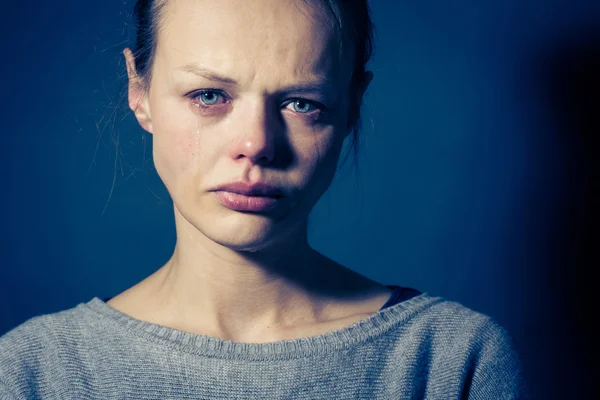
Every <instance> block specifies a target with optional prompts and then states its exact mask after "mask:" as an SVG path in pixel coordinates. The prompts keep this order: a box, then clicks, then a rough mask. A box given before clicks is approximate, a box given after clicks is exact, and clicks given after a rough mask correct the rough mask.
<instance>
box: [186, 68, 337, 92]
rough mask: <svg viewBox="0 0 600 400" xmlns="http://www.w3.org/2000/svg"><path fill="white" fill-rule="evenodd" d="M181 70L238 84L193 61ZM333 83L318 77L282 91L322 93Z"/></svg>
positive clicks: (210, 78) (209, 78)
mask: <svg viewBox="0 0 600 400" xmlns="http://www.w3.org/2000/svg"><path fill="white" fill-rule="evenodd" d="M179 69H180V70H181V71H184V72H187V73H190V74H194V75H197V76H199V77H201V78H205V79H208V80H211V81H215V82H221V83H224V84H227V85H237V81H236V80H235V79H232V78H229V77H227V76H224V75H221V74H219V73H217V72H215V71H213V70H210V69H208V68H205V67H203V66H201V65H199V64H195V63H191V64H186V65H184V66H182V67H181V68H179ZM332 85H333V82H331V81H330V80H329V79H325V78H321V77H318V78H317V79H316V80H314V81H313V82H307V83H301V84H297V85H291V86H286V87H285V88H283V90H281V91H282V92H293V93H322V92H324V91H326V90H328V89H330V88H331V87H332Z"/></svg>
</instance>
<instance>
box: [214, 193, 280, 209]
mask: <svg viewBox="0 0 600 400" xmlns="http://www.w3.org/2000/svg"><path fill="white" fill-rule="evenodd" d="M214 193H215V195H216V197H217V200H218V201H219V202H220V203H221V204H222V205H223V206H225V207H227V208H229V209H231V210H235V211H254V212H261V211H267V210H270V209H272V208H273V207H275V206H277V205H278V204H279V203H280V202H281V198H283V196H282V195H280V194H276V195H272V196H264V195H245V194H240V193H234V192H229V191H225V190H219V191H216V192H214Z"/></svg>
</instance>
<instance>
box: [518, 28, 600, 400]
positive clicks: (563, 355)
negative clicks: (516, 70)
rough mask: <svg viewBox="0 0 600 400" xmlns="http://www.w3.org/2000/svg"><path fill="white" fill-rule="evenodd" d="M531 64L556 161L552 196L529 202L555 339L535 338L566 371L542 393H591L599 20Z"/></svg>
mask: <svg viewBox="0 0 600 400" xmlns="http://www.w3.org/2000/svg"><path fill="white" fill-rule="evenodd" d="M532 67H533V68H532V69H531V72H533V75H532V82H533V83H534V86H535V88H534V93H536V94H537V96H538V103H539V105H540V108H541V114H540V115H541V116H542V117H543V118H544V119H545V122H544V123H543V124H544V125H546V126H549V127H550V129H549V130H548V131H547V132H550V133H552V134H554V135H555V136H556V137H555V138H553V140H552V141H551V142H553V143H554V144H555V145H556V146H557V147H558V154H560V157H558V158H557V159H555V160H554V162H551V163H550V164H548V165H551V164H554V168H555V173H554V174H550V177H551V178H552V179H553V182H550V185H553V186H554V191H555V192H554V193H555V198H554V199H548V201H547V202H546V201H544V199H542V198H539V199H538V200H539V201H540V203H539V204H535V205H531V206H530V209H531V210H532V211H533V212H534V213H536V214H537V215H536V218H535V219H532V220H531V221H532V222H534V224H533V225H532V226H530V227H529V229H531V230H532V231H534V232H535V231H537V234H535V235H533V236H534V237H537V238H538V239H539V243H538V251H539V252H540V254H539V260H540V263H541V265H545V266H546V268H545V269H544V268H540V273H542V274H543V273H547V276H546V277H545V279H546V280H547V282H546V284H547V285H548V289H549V291H550V294H551V296H555V297H556V299H555V300H553V301H552V303H550V304H549V306H551V307H552V308H551V309H550V310H547V311H546V312H547V313H548V317H549V318H550V319H553V321H549V323H548V327H550V328H551V329H555V332H547V335H548V336H549V337H552V336H554V339H553V340H550V339H546V338H540V339H541V341H542V342H544V343H545V344H546V345H547V348H546V350H547V351H548V352H549V353H550V354H552V355H553V356H551V357H550V358H554V359H555V363H556V365H564V371H565V372H566V373H567V374H569V376H567V377H566V378H567V379H568V381H569V383H568V384H563V385H560V386H555V387H557V388H560V390H561V393H551V392H549V393H547V394H546V395H548V396H552V398H564V399H567V398H569V399H575V398H592V397H590V396H591V395H592V393H594V392H593V391H596V390H597V382H598V380H597V379H598V377H600V368H599V367H598V363H597V359H596V356H597V355H598V354H600V353H599V351H598V350H599V344H598V340H597V339H598V335H597V329H596V328H594V325H595V319H596V316H597V315H598V309H597V305H598V301H597V294H596V293H597V291H596V288H597V286H598V279H597V276H598V274H597V273H596V271H597V269H598V267H599V266H600V137H599V135H600V28H599V27H598V26H595V27H586V26H584V27H579V28H578V29H576V31H574V32H572V33H571V34H569V35H565V36H562V37H560V38H557V39H555V40H552V41H551V43H550V44H549V45H548V46H547V47H543V48H542V49H541V51H540V52H539V53H538V54H537V56H536V57H535V60H534V61H533V63H532ZM551 161H552V160H551ZM563 343H564V346H562V345H561V344H563ZM561 368H562V367H561ZM556 378H557V379H559V378H560V377H558V376H557V377H556ZM539 379H540V383H541V382H542V380H543V379H544V377H542V376H540V377H539ZM595 398H597V397H595Z"/></svg>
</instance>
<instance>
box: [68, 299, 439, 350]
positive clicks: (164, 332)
mask: <svg viewBox="0 0 600 400" xmlns="http://www.w3.org/2000/svg"><path fill="white" fill-rule="evenodd" d="M440 301H442V299H441V298H440V297H432V296H430V295H429V293H427V292H424V293H421V294H419V295H417V296H415V297H412V298H410V299H408V300H405V301H402V302H400V303H397V304H394V305H392V306H390V307H387V308H383V309H380V310H379V311H377V312H375V313H373V314H371V315H369V316H367V317H365V318H363V319H362V320H360V321H357V322H355V323H353V324H352V325H349V326H346V327H342V328H339V329H336V330H333V331H329V332H326V333H323V334H320V335H316V336H307V337H301V338H296V339H285V340H279V341H275V342H266V343H250V342H236V341H232V340H228V339H221V338H218V337H215V336H208V335H200V334H196V333H191V332H186V331H182V330H179V329H175V328H170V327H167V326H163V325H159V324H155V323H152V322H147V321H143V320H139V319H136V318H134V317H132V316H130V315H128V314H125V313H123V312H121V311H119V310H117V309H115V308H113V307H111V306H109V305H108V304H107V303H105V302H104V301H103V300H102V299H100V298H99V297H94V298H92V299H91V300H90V301H88V302H87V303H82V304H80V305H79V307H82V308H84V309H87V310H89V311H91V312H93V313H95V314H99V315H101V316H104V317H107V318H106V319H104V320H105V321H108V322H110V323H112V324H113V326H114V325H116V326H117V328H120V329H122V330H124V331H126V332H127V333H128V334H133V335H135V336H138V337H141V338H144V339H146V340H149V341H150V342H152V343H154V344H157V345H161V346H167V347H169V348H171V349H173V350H180V351H184V352H187V353H192V354H196V355H201V356H207V357H213V358H225V359H244V360H253V361H262V360H277V359H280V360H281V359H293V358H301V357H307V356H311V355H319V354H325V353H328V352H330V351H339V350H343V349H348V348H350V347H352V346H355V345H357V344H359V343H362V342H366V341H369V340H371V339H373V338H375V337H377V336H380V335H382V334H384V333H386V332H387V331H389V330H390V329H391V328H393V327H395V326H397V325H400V324H403V323H405V322H406V321H407V320H408V319H410V318H411V317H412V316H414V315H415V314H417V313H418V312H419V311H421V310H423V309H425V308H427V307H429V306H431V305H433V304H435V303H438V302H440ZM96 317H97V316H96Z"/></svg>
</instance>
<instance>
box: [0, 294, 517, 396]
mask: <svg viewBox="0 0 600 400" xmlns="http://www.w3.org/2000/svg"><path fill="white" fill-rule="evenodd" d="M522 398H524V392H523V380H522V375H521V363H520V359H519V356H518V355H517V353H516V352H515V349H514V346H513V343H512V340H511V338H510V337H509V335H508V334H507V332H506V330H505V329H504V328H502V327H501V326H499V325H498V324H497V323H495V322H494V321H493V320H492V319H491V318H490V317H488V316H486V315H484V314H481V313H478V312H475V311H473V310H471V309H469V308H467V307H464V306H462V305H461V304H459V303H456V302H451V301H448V300H445V299H443V298H441V297H433V296H430V295H429V294H428V293H421V294H419V295H417V296H414V297H412V298H409V299H408V300H405V301H401V302H399V303H397V304H394V305H392V306H389V307H386V308H382V309H381V310H379V311H378V312H376V313H374V314H371V315H370V316H368V317H366V318H364V319H362V320H361V321H358V322H356V323H354V324H352V325H350V326H347V327H344V328H341V329H338V330H335V331H331V332H327V333H325V334H321V335H318V336H311V337H303V338H298V339H294V340H282V341H277V342H269V343H243V342H234V341H230V340H224V339H220V338H217V337H212V336H205V335H198V334H192V333H189V332H184V331H180V330H176V329H172V328H168V327H165V326H161V325H157V324H153V323H149V322H145V321H141V320H138V319H135V318H132V317H130V316H129V315H126V314H124V313H121V312H120V311H118V310H116V309H114V308H112V307H110V306H109V305H108V304H106V303H105V302H104V301H102V300H101V299H99V298H98V297H94V298H93V299H91V300H90V301H88V302H87V303H81V304H79V305H77V306H76V307H74V308H71V309H68V310H65V311H61V312H57V313H53V314H47V315H42V316H38V317H34V318H32V319H30V320H28V321H26V322H24V323H23V324H21V325H19V326H17V327H16V328H14V329H13V330H11V331H9V332H8V333H6V334H5V335H4V336H2V337H0V399H78V400H85V399H103V400H105V399H137V400H142V399H178V400H184V399H210V400H213V399H311V400H314V399H386V400H389V399H522Z"/></svg>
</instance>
